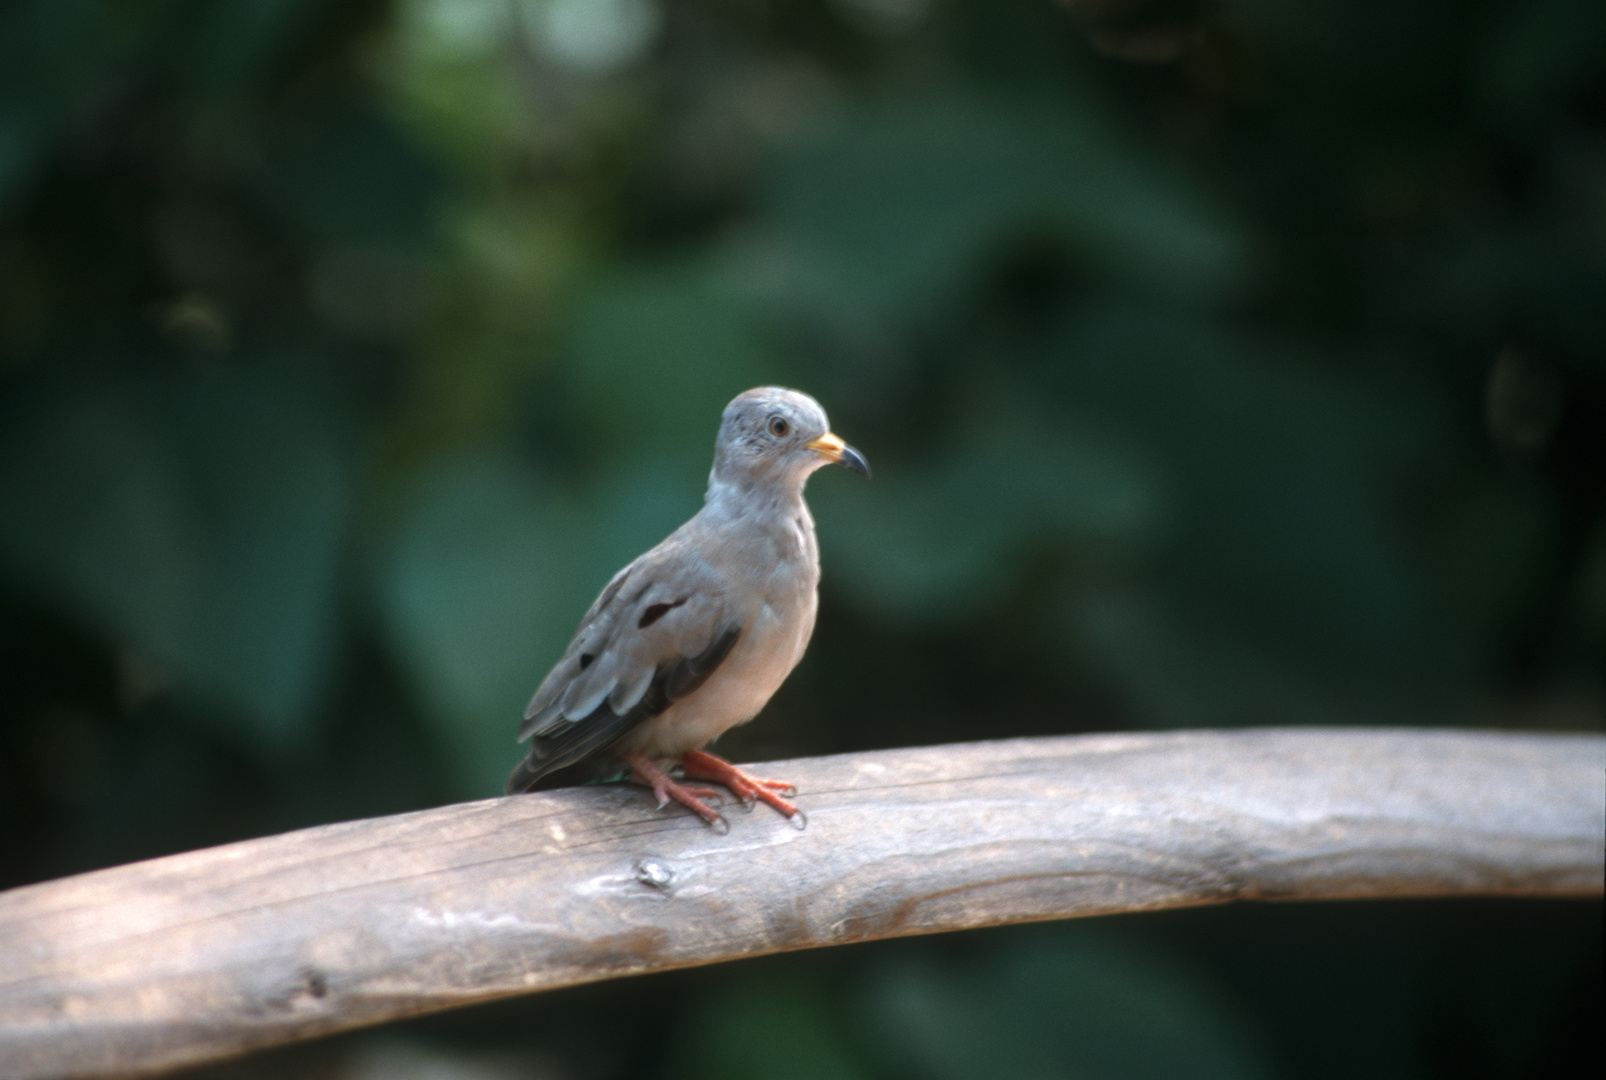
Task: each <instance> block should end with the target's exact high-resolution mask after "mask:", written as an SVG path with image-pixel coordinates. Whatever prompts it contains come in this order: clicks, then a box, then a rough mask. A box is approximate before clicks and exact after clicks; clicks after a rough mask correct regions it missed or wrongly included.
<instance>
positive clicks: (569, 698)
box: [507, 531, 747, 793]
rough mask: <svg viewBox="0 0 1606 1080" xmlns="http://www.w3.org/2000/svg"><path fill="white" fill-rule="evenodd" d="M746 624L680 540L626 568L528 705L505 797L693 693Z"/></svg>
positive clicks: (705, 566)
mask: <svg viewBox="0 0 1606 1080" xmlns="http://www.w3.org/2000/svg"><path fill="white" fill-rule="evenodd" d="M746 622H747V619H746V617H745V613H744V612H742V611H739V610H735V609H734V608H733V606H732V605H731V603H730V601H729V598H728V597H727V595H726V593H725V591H724V590H723V589H721V588H720V587H719V586H718V582H717V579H716V578H715V576H714V574H713V572H712V570H711V568H710V567H709V566H708V564H707V563H706V562H705V561H704V560H703V558H702V557H701V555H700V554H699V553H698V552H697V551H695V550H694V549H692V547H691V546H690V544H689V543H687V542H686V541H685V539H684V537H683V531H682V532H677V533H675V534H674V535H672V536H670V537H669V539H667V540H665V541H664V542H663V543H662V544H660V545H658V546H657V547H656V548H654V549H653V550H651V551H649V552H647V554H645V555H643V556H642V557H641V558H639V559H637V560H636V561H635V562H633V563H631V564H630V565H629V566H627V567H625V568H624V569H623V570H621V571H620V572H619V573H618V574H616V575H615V576H614V578H613V580H612V581H610V582H609V583H608V585H607V587H606V588H604V589H603V590H602V594H601V595H600V596H598V597H597V600H596V602H595V603H594V604H592V605H591V609H590V610H589V611H587V612H586V616H585V618H584V619H582V620H581V621H580V626H579V629H578V630H576V632H575V636H574V640H573V641H571V642H570V643H569V647H568V649H566V650H565V651H564V654H563V658H562V659H560V660H559V661H558V663H557V664H556V665H555V666H554V667H553V669H552V671H551V673H549V674H548V675H547V677H546V678H545V679H544V680H542V682H541V687H540V689H538V690H537V691H536V692H535V696H534V697H532V698H531V699H530V704H529V707H528V708H527V709H526V710H525V713H524V723H523V725H522V726H521V727H520V729H519V739H520V741H522V740H524V739H529V738H533V740H534V741H533V743H532V745H531V747H530V754H529V757H528V758H526V759H525V761H524V762H523V763H522V764H520V765H519V767H518V768H517V769H515V770H514V773H513V775H512V776H510V777H509V778H508V788H507V789H508V791H509V793H512V792H515V791H524V790H528V789H529V787H530V786H532V785H533V784H534V783H535V782H536V781H537V780H539V779H540V778H541V777H542V776H545V775H546V774H548V773H550V772H553V771H555V770H557V769H561V768H564V767H566V766H568V765H572V764H574V763H576V762H578V761H580V760H581V759H582V758H585V757H587V756H589V755H591V754H594V753H597V752H599V751H601V750H604V749H606V748H607V747H608V746H609V745H610V744H612V743H613V742H615V741H617V740H618V739H619V738H620V737H621V736H623V735H624V734H625V733H626V732H628V731H629V730H630V729H631V728H634V727H635V726H636V725H637V724H640V723H643V722H645V721H646V720H649V719H651V718H652V717H654V716H657V715H658V714H659V713H661V712H663V711H664V710H665V709H667V708H668V707H669V706H670V705H671V704H673V703H674V702H675V701H677V700H679V699H681V698H683V697H685V696H686V695H687V694H690V693H692V692H693V691H694V690H696V689H697V688H698V687H699V686H701V685H702V684H703V683H704V682H705V681H707V679H708V677H709V676H710V675H712V674H713V673H714V671H715V670H716V669H717V668H718V667H719V665H720V664H721V663H722V662H723V661H724V660H725V658H726V657H727V656H728V655H729V654H730V650H731V649H732V648H733V647H734V646H735V644H736V640H737V638H739V637H740V636H741V632H742V628H743V626H744V625H745V624H746Z"/></svg>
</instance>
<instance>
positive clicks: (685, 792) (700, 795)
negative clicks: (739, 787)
mask: <svg viewBox="0 0 1606 1080" xmlns="http://www.w3.org/2000/svg"><path fill="white" fill-rule="evenodd" d="M624 762H625V764H626V765H628V766H630V777H631V779H633V780H635V782H636V783H638V784H642V785H645V786H646V787H650V788H652V793H653V795H654V796H655V797H656V798H657V799H658V809H660V810H662V809H663V808H664V807H666V806H668V805H669V801H670V800H671V799H673V800H674V801H675V802H678V803H679V804H680V805H682V806H684V807H688V808H689V809H691V810H695V811H696V812H697V813H698V814H699V815H700V816H701V817H702V819H703V820H704V821H706V822H708V823H709V824H710V825H712V826H713V827H714V828H716V829H718V830H719V831H720V832H722V833H725V832H729V831H730V822H728V821H726V820H725V818H724V816H723V815H721V814H720V813H719V812H718V811H716V810H715V809H714V808H713V807H711V806H709V805H708V804H707V803H706V802H704V801H703V800H704V799H717V798H719V792H717V791H715V790H714V789H713V788H705V787H689V786H687V785H686V784H682V783H679V782H677V781H676V780H675V779H674V778H673V777H671V776H670V775H669V774H668V773H666V772H664V771H663V770H662V769H660V768H659V767H658V766H657V765H654V764H653V762H652V759H651V758H649V757H648V756H647V755H646V754H642V753H633V754H626V755H624ZM693 779H695V777H694V778H693ZM732 790H735V789H734V788H733V789H732Z"/></svg>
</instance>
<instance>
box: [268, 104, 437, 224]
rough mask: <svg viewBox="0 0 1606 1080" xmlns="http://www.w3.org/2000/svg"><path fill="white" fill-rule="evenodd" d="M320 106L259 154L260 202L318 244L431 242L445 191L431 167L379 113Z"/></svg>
mask: <svg viewBox="0 0 1606 1080" xmlns="http://www.w3.org/2000/svg"><path fill="white" fill-rule="evenodd" d="M321 104H322V106H323V107H322V108H319V109H315V110H313V109H309V110H308V114H309V117H298V118H296V120H295V121H293V122H291V123H289V124H286V125H285V127H284V129H282V130H280V131H278V132H276V133H275V136H276V137H275V138H274V139H272V140H271V141H269V142H268V144H267V145H266V147H265V148H264V149H265V154H264V158H263V161H262V164H261V166H260V168H259V169H258V171H257V174H256V176H255V187H256V190H257V191H258V192H259V193H260V195H261V197H262V198H263V199H264V200H266V201H267V202H268V203H269V204H270V205H272V206H273V207H275V208H276V209H277V210H278V211H279V212H280V213H281V214H283V215H284V217H285V219H286V220H287V221H289V222H290V223H291V224H293V225H294V226H295V227H296V228H297V229H299V230H302V231H304V232H305V233H306V235H307V237H308V238H310V239H311V240H314V241H317V242H322V243H329V242H335V241H365V242H369V243H395V244H407V243H422V242H424V241H425V240H426V239H428V237H429V235H430V230H431V228H432V224H433V220H434V213H433V211H434V204H435V200H436V199H437V198H438V196H439V195H440V194H441V191H442V188H443V185H442V181H441V176H440V174H439V173H438V171H437V170H436V169H435V166H434V164H433V162H431V161H430V160H429V159H428V158H427V157H425V156H424V155H423V154H422V153H420V152H419V150H418V149H417V147H415V146H414V145H413V144H412V143H411V142H410V141H409V140H408V139H407V138H406V137H405V136H404V135H403V134H402V132H401V131H400V130H398V129H397V127H396V125H395V124H393V123H392V122H391V121H389V120H388V119H387V118H386V117H385V116H384V115H383V114H382V113H380V112H379V111H378V110H377V109H374V108H371V107H367V106H363V105H360V104H356V103H352V102H346V101H339V100H331V101H325V102H322V103H321Z"/></svg>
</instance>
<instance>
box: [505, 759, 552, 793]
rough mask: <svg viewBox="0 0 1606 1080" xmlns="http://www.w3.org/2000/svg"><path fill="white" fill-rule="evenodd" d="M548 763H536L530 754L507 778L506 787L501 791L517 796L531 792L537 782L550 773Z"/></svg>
mask: <svg viewBox="0 0 1606 1080" xmlns="http://www.w3.org/2000/svg"><path fill="white" fill-rule="evenodd" d="M551 771H552V769H551V764H550V763H549V762H537V761H536V760H535V755H534V754H531V755H530V756H529V757H527V758H525V759H524V760H523V761H521V762H519V764H518V767H517V768H515V769H514V770H513V772H512V774H511V775H509V776H508V778H507V786H506V787H505V788H504V789H503V790H504V791H506V792H507V793H508V794H509V795H518V794H519V793H521V792H525V791H530V790H533V789H534V787H535V783H536V781H537V780H539V779H541V777H543V776H545V775H546V774H547V773H549V772H551Z"/></svg>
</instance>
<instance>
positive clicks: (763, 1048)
mask: <svg viewBox="0 0 1606 1080" xmlns="http://www.w3.org/2000/svg"><path fill="white" fill-rule="evenodd" d="M688 1019H689V1020H690V1023H689V1024H688V1026H687V1027H686V1028H684V1029H682V1030H681V1031H680V1032H678V1033H677V1034H678V1039H677V1043H676V1045H674V1046H673V1047H672V1048H671V1060H672V1061H673V1062H674V1063H675V1067H674V1068H673V1070H672V1072H671V1075H672V1076H675V1077H684V1078H685V1080H751V1078H753V1077H756V1076H763V1077H764V1078H765V1080H858V1078H860V1077H867V1076H869V1075H871V1074H870V1071H869V1070H868V1069H866V1068H865V1067H864V1065H863V1064H862V1063H861V1062H859V1061H858V1060H856V1055H855V1052H854V1048H853V1046H852V1044H851V1042H850V1040H849V1039H848V1038H847V1031H846V1030H845V1029H846V1028H847V1023H846V1017H845V1016H844V1015H843V1011H842V1003H841V992H840V988H839V987H835V986H832V985H830V984H829V983H827V982H826V981H825V980H822V979H814V978H800V977H798V976H796V975H782V976H780V977H776V978H754V977H751V976H749V977H748V978H745V979H740V980H729V981H726V982H725V983H723V984H722V985H719V986H718V987H716V988H715V989H714V990H713V991H712V994H711V998H710V999H709V1000H705V1001H703V1002H702V1003H701V1007H700V1008H698V1009H697V1010H695V1011H694V1012H693V1013H692V1014H691V1016H690V1017H689V1018H688Z"/></svg>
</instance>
